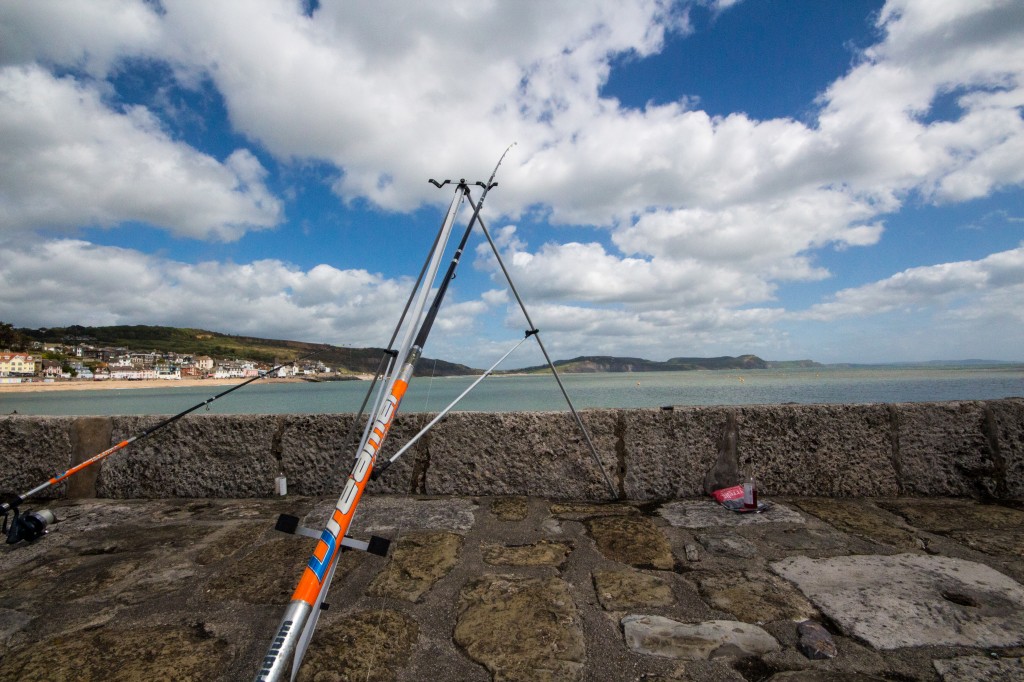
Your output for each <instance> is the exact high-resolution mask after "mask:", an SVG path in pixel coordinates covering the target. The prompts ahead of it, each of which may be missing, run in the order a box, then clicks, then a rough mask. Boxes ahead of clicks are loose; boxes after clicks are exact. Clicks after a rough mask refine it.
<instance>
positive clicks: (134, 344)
mask: <svg viewBox="0 0 1024 682" xmlns="http://www.w3.org/2000/svg"><path fill="white" fill-rule="evenodd" d="M17 332H18V333H20V334H22V335H23V336H25V337H28V338H30V339H32V340H34V341H40V342H42V343H62V344H66V345H76V344H88V345H92V346H100V347H103V346H116V347H122V348H127V349H128V350H134V351H158V352H168V353H169V352H173V353H181V354H188V355H208V356H210V357H212V358H214V359H215V360H224V359H231V358H238V359H245V360H255V361H257V362H262V363H267V364H278V363H282V362H290V361H292V360H295V359H297V358H300V357H302V356H303V355H306V354H308V353H312V352H313V351H317V354H316V356H315V357H314V358H312V359H316V360H319V361H321V362H323V363H324V364H325V365H328V366H330V367H337V368H340V369H341V370H342V371H343V372H349V373H353V374H373V373H374V372H376V371H377V366H378V365H379V363H380V359H381V356H382V355H383V353H384V350H383V349H381V348H345V347H341V346H332V345H330V344H318V343H308V342H305V341H283V340H278V339H263V338H258V337H254V336H233V335H230V334H220V333H218V332H211V331H207V330H204V329H189V328H180V327H159V326H149V325H131V326H112V327H83V326H80V325H74V326H71V327H50V328H43V329H18V330H17ZM415 373H416V374H417V375H421V374H423V375H433V376H454V375H463V374H480V371H479V370H475V369H473V368H472V367H467V366H466V365H460V364H457V363H454V362H446V361H444V360H433V359H431V358H421V359H420V361H419V363H418V364H417V366H416V372H415Z"/></svg>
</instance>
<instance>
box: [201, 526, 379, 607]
mask: <svg viewBox="0 0 1024 682" xmlns="http://www.w3.org/2000/svg"><path fill="white" fill-rule="evenodd" d="M313 546H314V545H313V541H312V540H308V539H307V540H302V539H297V538H292V537H280V538H273V539H271V540H268V541H267V542H265V543H263V544H262V545H260V546H259V547H258V548H257V550H256V551H252V552H249V553H248V554H245V555H244V556H242V557H241V558H239V559H238V560H237V561H235V562H234V563H233V564H232V565H231V566H230V567H228V568H226V569H225V570H223V571H221V572H218V573H217V574H216V575H214V577H213V578H212V579H211V580H210V582H209V583H208V584H207V587H206V592H205V595H206V597H207V598H208V599H211V600H214V601H239V602H244V603H246V604H287V603H288V601H289V599H290V598H291V595H292V591H293V590H294V589H295V584H296V583H297V582H298V580H299V577H300V576H301V575H302V569H303V568H304V567H305V565H306V562H307V561H309V555H310V554H311V553H312V551H313ZM362 559H363V554H362V552H344V553H342V554H341V556H340V557H339V558H338V562H339V563H338V569H337V572H336V573H335V580H336V581H340V580H341V578H342V577H343V576H344V575H345V574H346V573H348V572H349V571H351V570H352V569H353V568H355V566H357V565H358V564H359V563H360V562H361V561H362Z"/></svg>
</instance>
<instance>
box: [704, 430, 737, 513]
mask: <svg viewBox="0 0 1024 682" xmlns="http://www.w3.org/2000/svg"><path fill="white" fill-rule="evenodd" d="M739 439H740V430H739V427H738V426H737V425H736V413H735V412H729V413H728V414H726V419H725V424H724V425H723V426H722V434H721V436H720V437H719V440H718V459H716V460H715V465H714V466H713V467H711V470H710V471H708V473H707V475H705V476H704V493H705V494H707V495H710V494H711V493H713V492H715V491H716V490H721V489H723V488H729V487H732V486H734V485H737V484H739V482H740V460H739V451H738V450H737V447H738V443H739Z"/></svg>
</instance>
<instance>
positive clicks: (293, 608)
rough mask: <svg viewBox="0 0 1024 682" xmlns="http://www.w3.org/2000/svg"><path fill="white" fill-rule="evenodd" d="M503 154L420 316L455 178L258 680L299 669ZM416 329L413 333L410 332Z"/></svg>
mask: <svg viewBox="0 0 1024 682" xmlns="http://www.w3.org/2000/svg"><path fill="white" fill-rule="evenodd" d="M509 148H511V146H510V147H509ZM507 153H508V149H506V150H505V154H507ZM505 154H502V155H501V159H499V160H498V164H497V165H496V166H495V167H494V172H493V173H491V177H490V179H489V180H488V181H487V183H486V184H485V183H482V182H481V183H476V184H478V185H480V186H482V187H483V188H484V190H483V193H482V194H481V197H480V201H479V202H478V203H476V204H475V206H474V209H473V215H472V217H471V218H470V221H469V225H468V227H467V228H466V232H465V233H464V235H463V237H462V240H461V242H460V243H459V246H458V248H457V249H456V251H455V253H454V255H453V257H452V260H451V262H450V264H449V267H448V271H447V272H446V274H445V275H444V278H443V280H442V281H441V283H440V285H439V287H438V290H437V292H436V293H435V295H434V300H433V303H432V304H431V306H430V309H429V310H428V311H427V312H426V314H425V315H424V310H425V309H426V299H427V295H428V294H429V291H430V283H431V282H433V281H434V280H435V278H436V276H437V272H438V269H439V266H440V261H441V257H442V255H443V253H444V250H445V247H446V246H447V243H448V238H449V237H450V235H451V229H452V226H453V224H454V220H455V217H456V214H457V213H458V209H459V207H460V206H461V204H462V200H463V198H464V197H465V196H466V194H467V193H468V185H467V184H466V182H465V180H460V181H459V182H458V183H457V187H456V191H455V197H454V198H453V199H452V204H451V206H450V207H449V209H448V214H447V215H446V217H445V221H444V223H443V226H442V230H441V233H442V235H443V236H442V238H440V239H439V240H437V241H435V246H434V249H433V253H432V254H431V257H430V265H429V268H428V273H429V274H428V277H427V278H426V280H425V281H424V283H423V286H422V288H421V290H420V292H419V293H418V295H417V297H416V304H415V306H414V307H413V312H414V314H413V315H412V316H411V318H410V319H411V323H410V325H409V326H408V329H407V333H406V335H405V338H404V340H403V342H402V345H401V346H400V347H399V350H398V355H397V357H396V360H395V363H396V365H397V366H398V371H397V373H396V374H395V375H393V376H392V377H391V379H390V383H389V384H388V386H387V390H385V391H384V394H385V397H384V400H383V401H382V402H381V403H380V404H379V405H378V406H377V408H376V409H375V411H374V418H373V421H372V424H371V425H370V428H369V429H368V430H367V433H366V434H365V435H364V437H363V441H362V443H361V444H360V446H359V450H358V454H357V456H356V461H355V464H354V466H353V467H352V471H351V473H350V474H349V476H348V480H347V481H346V483H345V489H344V490H343V491H342V493H341V497H339V498H338V502H337V504H336V505H335V508H334V510H333V511H332V513H331V517H330V519H328V521H327V525H326V527H325V528H324V530H323V532H322V533H321V534H320V538H319V540H318V541H317V544H316V547H315V548H314V550H313V554H312V556H311V557H310V558H309V562H308V563H307V565H306V567H305V569H303V572H302V577H301V578H300V580H299V584H298V586H297V587H296V588H295V591H294V592H293V593H292V598H291V602H290V603H289V605H288V607H287V608H286V609H285V613H284V616H283V618H282V619H281V622H280V624H279V625H278V628H277V631H276V634H275V635H274V638H273V640H272V641H271V643H270V647H269V648H268V649H267V653H266V654H265V655H264V657H263V660H262V661H261V662H260V668H259V671H258V672H257V673H256V678H255V679H256V682H276V681H277V680H281V679H282V678H283V676H284V675H285V670H286V668H287V666H288V661H289V660H291V662H292V666H291V679H293V680H294V679H295V677H296V676H297V674H298V671H299V667H300V666H301V664H302V659H303V657H304V655H305V648H306V646H308V644H309V641H310V640H311V638H312V635H313V630H314V629H315V628H316V623H317V620H318V618H319V615H320V610H321V606H322V604H323V600H324V597H325V596H326V594H327V591H328V589H329V588H330V583H331V579H332V578H333V576H334V569H335V568H336V566H337V559H338V555H339V553H340V551H339V550H340V547H341V546H342V544H343V543H346V542H351V541H350V540H349V539H348V538H346V537H345V536H346V533H348V530H349V527H350V526H351V524H352V519H353V516H354V514H355V511H356V507H357V506H358V504H359V500H360V499H361V498H362V495H363V490H364V489H365V488H366V484H367V482H368V481H369V480H370V474H371V473H372V472H373V467H374V464H375V463H376V461H377V455H378V454H379V453H380V450H381V447H382V446H383V444H384V441H385V440H386V439H387V436H388V432H389V431H390V429H391V424H392V422H393V420H394V418H395V414H397V412H398V408H399V405H400V404H401V402H402V398H403V396H404V395H405V392H406V389H407V388H408V387H409V382H410V381H411V379H412V374H413V369H414V368H415V366H416V362H417V361H418V360H419V358H420V355H421V354H422V352H423V346H424V344H425V343H426V339H427V336H428V335H429V334H430V330H431V327H432V326H433V323H434V319H435V318H436V316H437V312H438V310H439V309H440V306H441V302H442V301H443V299H444V295H445V293H446V291H447V288H448V284H449V282H451V280H452V279H454V277H455V269H456V268H457V266H458V264H459V259H460V258H461V256H462V252H463V249H465V246H466V242H467V240H468V239H469V234H470V233H471V232H472V229H473V226H474V224H475V223H476V221H477V218H478V216H479V213H480V210H481V209H482V207H483V201H484V198H485V197H486V196H487V192H488V191H489V190H490V189H491V188H492V187H494V186H495V185H496V183H495V182H494V177H495V175H496V174H497V172H498V167H500V166H501V162H502V160H504V158H505ZM431 182H432V183H433V184H434V185H436V186H437V187H439V188H440V187H443V186H445V185H447V184H448V183H449V182H450V181H448V180H446V181H444V182H443V183H439V182H436V181H434V180H431ZM421 317H422V318H423V322H422V323H421V324H420V325H419V331H418V333H416V331H417V330H416V326H415V322H416V321H417V320H419V319H420V318H421ZM414 333H415V337H414V336H413V334H414ZM414 339H415V340H414Z"/></svg>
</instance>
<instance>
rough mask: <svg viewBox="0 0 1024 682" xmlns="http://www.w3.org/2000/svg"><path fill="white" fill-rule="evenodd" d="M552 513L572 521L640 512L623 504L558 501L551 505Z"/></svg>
mask: <svg viewBox="0 0 1024 682" xmlns="http://www.w3.org/2000/svg"><path fill="white" fill-rule="evenodd" d="M549 511H550V512H551V515H552V516H555V517H557V518H560V519H568V520H570V521H582V520H583V519H589V518H592V517H594V516H629V515H633V514H639V513H640V511H639V510H638V509H637V508H636V507H630V506H627V505H623V504H592V503H589V502H556V503H554V504H552V505H551V507H550V510H549Z"/></svg>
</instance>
